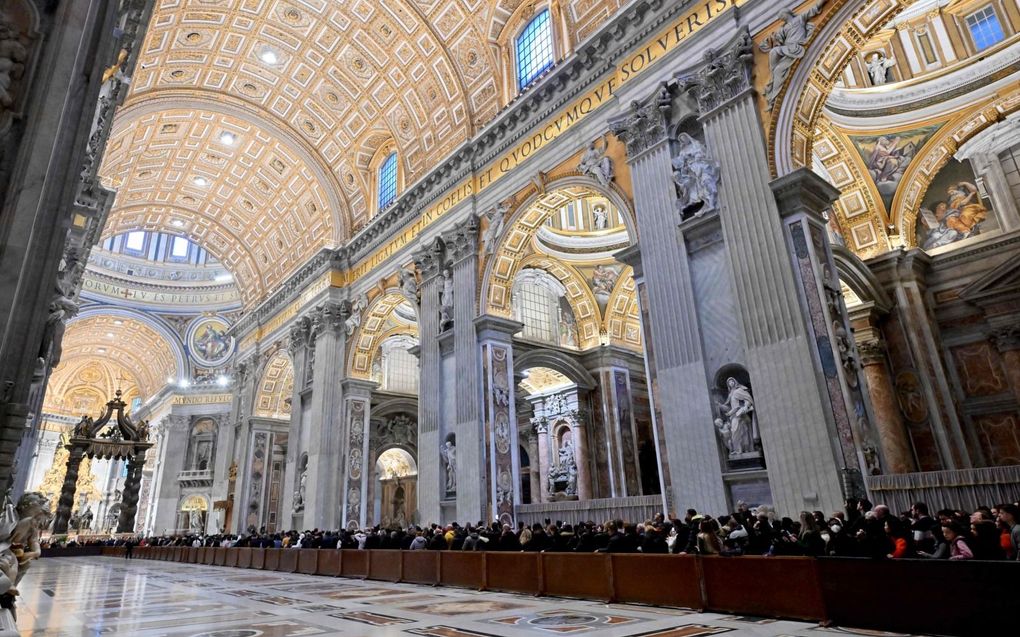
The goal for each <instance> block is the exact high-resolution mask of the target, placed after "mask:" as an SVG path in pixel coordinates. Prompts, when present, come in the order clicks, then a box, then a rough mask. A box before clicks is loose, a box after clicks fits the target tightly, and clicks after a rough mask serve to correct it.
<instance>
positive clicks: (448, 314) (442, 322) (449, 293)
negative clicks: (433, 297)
mask: <svg viewBox="0 0 1020 637" xmlns="http://www.w3.org/2000/svg"><path fill="white" fill-rule="evenodd" d="M451 327H453V272H452V271H451V270H450V268H444V269H443V288H442V290H441V291H440V293H439V332H440V333H442V332H445V331H446V330H448V329H450V328H451Z"/></svg>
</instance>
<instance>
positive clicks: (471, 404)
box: [443, 215, 516, 520]
mask: <svg viewBox="0 0 1020 637" xmlns="http://www.w3.org/2000/svg"><path fill="white" fill-rule="evenodd" d="M443 241H444V243H445V244H446V254H447V257H448V258H449V260H450V264H451V266H450V267H451V269H452V270H453V288H454V297H453V331H454V335H453V357H454V367H455V369H456V375H455V377H454V378H452V379H451V378H444V381H445V382H444V385H445V390H446V396H447V400H450V401H452V402H453V404H454V415H455V419H456V422H455V423H453V427H452V430H453V432H454V433H455V434H456V436H457V474H458V480H457V519H458V520H483V519H485V517H484V516H485V511H486V504H487V501H488V496H487V485H486V484H485V482H484V481H483V480H479V479H475V476H483V475H485V464H486V456H487V454H486V450H485V438H484V436H483V435H482V427H481V424H480V423H481V412H480V407H481V405H480V404H479V402H478V401H476V400H470V399H467V397H469V396H478V394H479V392H480V391H481V386H480V384H479V383H480V380H481V379H480V373H479V365H478V340H477V337H476V334H475V324H474V318H475V316H476V312H477V309H476V308H477V306H476V302H475V299H476V298H477V295H478V219H477V217H475V216H473V215H472V216H470V217H468V218H467V220H466V221H465V222H464V223H462V224H460V225H458V226H457V228H455V229H453V230H451V231H449V232H447V233H445V234H444V235H443ZM514 431H516V429H514ZM461 477H463V478H465V479H464V480H460V479H459V478H461Z"/></svg>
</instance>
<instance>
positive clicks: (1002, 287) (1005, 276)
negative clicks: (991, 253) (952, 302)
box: [960, 254, 1020, 313]
mask: <svg viewBox="0 0 1020 637" xmlns="http://www.w3.org/2000/svg"><path fill="white" fill-rule="evenodd" d="M960 297H961V298H963V299H964V300H966V301H969V302H971V303H974V304H976V305H980V306H982V307H985V308H986V309H989V310H991V309H993V308H994V310H995V312H996V313H1001V312H1003V311H1020V254H1017V255H1015V256H1013V257H1011V258H1010V259H1008V260H1006V262H1004V263H1002V264H1000V265H999V266H998V267H996V268H994V269H992V270H991V271H990V272H988V273H987V274H985V275H984V276H982V277H981V278H980V279H978V280H977V281H974V282H973V283H971V284H970V285H968V286H967V287H965V288H964V289H963V291H962V292H961V293H960Z"/></svg>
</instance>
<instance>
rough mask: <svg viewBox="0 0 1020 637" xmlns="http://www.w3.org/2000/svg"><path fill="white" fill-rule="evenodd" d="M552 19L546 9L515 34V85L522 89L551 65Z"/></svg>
mask: <svg viewBox="0 0 1020 637" xmlns="http://www.w3.org/2000/svg"><path fill="white" fill-rule="evenodd" d="M552 38H553V36H552V21H551V20H550V17H549V10H548V9H546V10H545V11H542V13H539V14H538V15H537V16H535V17H534V19H532V21H531V22H529V23H528V25H527V26H526V27H524V30H523V31H521V34H520V35H519V36H517V86H518V87H519V88H520V89H521V90H524V89H525V88H527V86H528V85H529V84H531V83H532V82H534V81H535V78H537V77H538V76H539V75H541V74H542V73H545V71H546V70H547V69H548V68H549V67H550V66H552V65H553V39H552Z"/></svg>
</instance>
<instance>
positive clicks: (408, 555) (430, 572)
mask: <svg viewBox="0 0 1020 637" xmlns="http://www.w3.org/2000/svg"><path fill="white" fill-rule="evenodd" d="M441 554H442V552H441V551H401V556H400V557H401V559H402V560H403V561H404V564H403V567H402V568H403V575H402V576H401V578H400V581H402V582H410V583H412V584H430V585H432V586H435V585H437V584H439V557H440V555H441Z"/></svg>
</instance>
